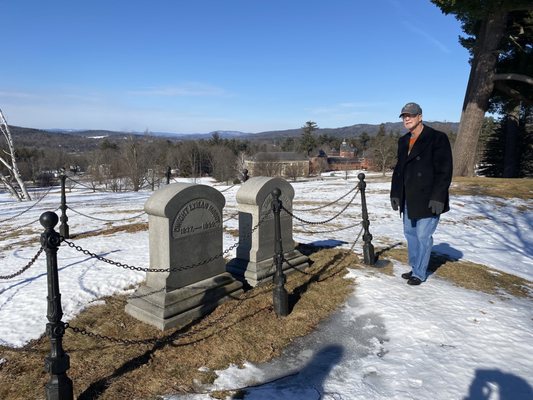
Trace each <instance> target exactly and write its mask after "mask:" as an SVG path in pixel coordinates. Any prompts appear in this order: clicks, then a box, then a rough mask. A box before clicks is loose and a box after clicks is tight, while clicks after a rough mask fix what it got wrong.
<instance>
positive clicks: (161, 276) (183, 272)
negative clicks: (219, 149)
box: [126, 183, 242, 330]
mask: <svg viewBox="0 0 533 400" xmlns="http://www.w3.org/2000/svg"><path fill="white" fill-rule="evenodd" d="M225 203H226V199H225V198H224V196H223V195H222V194H221V193H220V192H219V191H218V190H216V189H213V188H212V187H210V186H206V185H197V184H189V183H176V184H172V185H169V186H167V187H165V188H163V189H160V190H158V191H156V192H155V193H154V194H153V195H152V196H151V197H150V198H149V199H148V200H147V201H146V203H145V205H144V210H145V211H146V213H147V214H148V226H149V244H150V269H170V271H169V272H155V271H148V272H147V273H146V283H145V284H143V285H141V286H140V287H139V288H138V289H137V290H136V292H135V293H134V294H133V296H131V298H130V299H129V300H128V304H127V305H126V312H127V313H129V314H131V315H132V316H134V317H136V318H137V319H139V320H141V321H143V322H146V323H149V324H151V325H154V326H156V327H158V328H159V329H163V330H164V329H167V328H171V327H182V326H185V325H186V324H188V323H189V322H191V321H192V320H194V319H197V318H199V317H201V316H203V315H205V314H207V313H209V312H210V311H212V310H213V309H214V308H215V307H216V306H217V305H218V304H220V303H221V302H222V301H224V300H226V299H228V298H229V297H231V296H237V295H239V294H240V293H241V292H242V283H241V282H239V281H238V280H236V279H234V278H233V277H232V276H231V275H230V274H229V273H227V272H226V270H225V261H224V258H223V257H222V251H223V250H222V235H223V232H222V229H223V226H222V209H223V208H224V205H225Z"/></svg>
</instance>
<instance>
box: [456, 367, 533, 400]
mask: <svg viewBox="0 0 533 400" xmlns="http://www.w3.org/2000/svg"><path fill="white" fill-rule="evenodd" d="M495 398H498V399H500V400H518V399H524V400H525V399H533V389H532V388H531V386H530V385H529V384H528V383H527V382H526V381H525V380H524V379H522V378H520V377H519V376H516V375H514V374H509V373H506V372H503V371H500V370H499V369H478V370H476V376H475V378H474V380H473V381H472V383H471V384H470V389H469V391H468V396H467V397H465V398H464V399H463V400H489V399H495Z"/></svg>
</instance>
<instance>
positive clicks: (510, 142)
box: [503, 104, 520, 178]
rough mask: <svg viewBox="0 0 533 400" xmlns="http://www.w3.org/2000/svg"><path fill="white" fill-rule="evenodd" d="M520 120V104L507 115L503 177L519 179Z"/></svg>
mask: <svg viewBox="0 0 533 400" xmlns="http://www.w3.org/2000/svg"><path fill="white" fill-rule="evenodd" d="M519 119H520V104H515V106H514V107H513V108H512V109H511V110H510V111H509V113H508V114H507V119H506V124H505V150H504V156H503V177H504V178H517V177H518V165H519V160H518V152H517V149H518V136H519V133H520V130H519V129H520V128H519Z"/></svg>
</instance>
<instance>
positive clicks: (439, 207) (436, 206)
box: [428, 200, 444, 215]
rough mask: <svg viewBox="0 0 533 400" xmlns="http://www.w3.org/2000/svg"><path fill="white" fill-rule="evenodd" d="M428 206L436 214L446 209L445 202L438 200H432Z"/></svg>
mask: <svg viewBox="0 0 533 400" xmlns="http://www.w3.org/2000/svg"><path fill="white" fill-rule="evenodd" d="M428 208H431V212H432V213H433V214H435V215H440V214H442V212H443V211H444V203H441V202H440V201H437V200H430V201H429V204H428Z"/></svg>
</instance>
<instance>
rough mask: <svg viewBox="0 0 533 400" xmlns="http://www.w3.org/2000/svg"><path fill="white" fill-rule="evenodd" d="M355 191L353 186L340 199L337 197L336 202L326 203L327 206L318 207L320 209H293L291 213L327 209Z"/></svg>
mask: <svg viewBox="0 0 533 400" xmlns="http://www.w3.org/2000/svg"><path fill="white" fill-rule="evenodd" d="M356 189H357V186H355V187H354V188H352V189H351V190H350V191H349V192H348V193H345V194H343V195H342V196H341V197H339V198H338V199H337V200H333V201H332V202H331V203H327V204H324V205H323V206H320V207H314V208H302V209H295V208H293V209H292V211H298V212H300V211H301V212H306V211H316V210H320V209H322V208H326V207H329V206H331V205H333V204H335V203H337V202H339V201H341V200H342V199H344V198H345V197H346V196H348V195H349V194H350V193H352V192H353V191H354V190H356Z"/></svg>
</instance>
